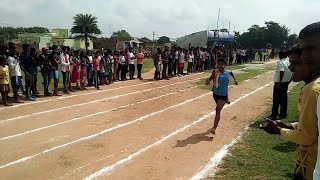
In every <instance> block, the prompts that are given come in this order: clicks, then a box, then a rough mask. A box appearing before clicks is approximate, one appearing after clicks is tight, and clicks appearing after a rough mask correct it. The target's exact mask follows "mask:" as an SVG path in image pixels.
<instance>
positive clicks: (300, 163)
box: [260, 29, 320, 180]
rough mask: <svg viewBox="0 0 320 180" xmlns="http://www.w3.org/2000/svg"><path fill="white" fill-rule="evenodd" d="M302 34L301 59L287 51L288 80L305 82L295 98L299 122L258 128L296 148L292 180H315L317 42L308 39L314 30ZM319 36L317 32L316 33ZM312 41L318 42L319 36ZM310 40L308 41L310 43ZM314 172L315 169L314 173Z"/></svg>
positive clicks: (295, 50)
mask: <svg viewBox="0 0 320 180" xmlns="http://www.w3.org/2000/svg"><path fill="white" fill-rule="evenodd" d="M303 31H306V32H303ZM303 31H302V33H300V35H299V37H300V38H301V37H302V39H300V43H301V49H302V51H303V53H302V56H301V49H300V48H299V46H296V47H294V48H293V49H291V50H290V51H289V53H290V55H289V58H290V63H291V64H290V70H291V72H292V80H293V81H294V82H299V81H304V82H305V85H304V87H303V88H302V89H301V93H300V98H299V105H298V106H299V108H298V109H299V120H298V122H295V123H284V122H282V121H280V120H278V121H268V122H267V123H265V124H264V125H260V128H261V129H263V130H265V131H266V132H268V133H270V134H278V135H280V136H281V137H282V138H283V139H284V140H286V141H290V142H293V143H295V144H297V146H296V156H295V163H296V166H295V169H294V175H293V178H292V179H294V180H312V179H314V180H318V177H317V175H316V174H317V173H315V174H314V176H313V177H312V174H313V171H314V169H315V166H316V161H317V145H318V144H317V140H318V139H319V138H318V127H317V121H318V120H319V93H320V84H319V76H320V73H319V67H320V63H319V57H320V56H319V55H320V54H319V53H318V52H319V40H318V39H312V38H313V37H312V36H314V34H313V33H315V32H314V30H313V32H312V31H311V32H310V31H309V30H308V29H306V30H303ZM308 31H309V32H308ZM319 32H320V31H319V29H318V33H319ZM312 34H313V35H312ZM310 35H311V36H310ZM314 37H316V38H319V35H318V36H314ZM310 39H312V40H311V41H310ZM316 41H317V42H316ZM314 45H317V46H314ZM311 46H314V49H313V48H312V49H309V48H310V47H311ZM305 47H307V49H305ZM304 49H305V50H304ZM280 54H281V53H280ZM318 158H319V157H318ZM317 170H318V169H317V168H316V171H317Z"/></svg>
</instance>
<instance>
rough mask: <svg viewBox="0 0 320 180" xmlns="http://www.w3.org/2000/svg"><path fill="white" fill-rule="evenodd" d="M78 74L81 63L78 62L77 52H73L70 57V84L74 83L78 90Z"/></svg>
mask: <svg viewBox="0 0 320 180" xmlns="http://www.w3.org/2000/svg"><path fill="white" fill-rule="evenodd" d="M80 74H81V62H80V60H79V51H75V52H74V54H73V57H72V73H71V81H70V82H71V83H75V84H77V85H76V88H77V89H80V87H79V83H80Z"/></svg>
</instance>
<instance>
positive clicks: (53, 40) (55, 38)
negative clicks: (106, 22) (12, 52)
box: [14, 28, 93, 50]
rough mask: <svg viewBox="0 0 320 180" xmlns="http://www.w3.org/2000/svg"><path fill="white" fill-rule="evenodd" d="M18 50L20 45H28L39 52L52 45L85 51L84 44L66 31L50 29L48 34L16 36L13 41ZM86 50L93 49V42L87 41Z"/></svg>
mask: <svg viewBox="0 0 320 180" xmlns="http://www.w3.org/2000/svg"><path fill="white" fill-rule="evenodd" d="M14 42H15V43H16V45H17V48H18V50H20V48H19V47H20V46H21V45H22V44H26V43H27V44H30V45H31V46H32V47H34V48H36V49H39V50H41V49H42V48H43V47H46V48H49V47H50V46H52V45H58V46H69V47H70V48H73V49H77V50H84V49H85V42H84V41H78V40H75V39H74V38H71V37H70V36H69V31H68V29H59V28H56V29H52V30H51V32H50V33H43V34H40V33H28V34H18V39H17V40H15V41H14ZM88 49H89V50H92V49H93V42H92V41H91V40H89V41H88Z"/></svg>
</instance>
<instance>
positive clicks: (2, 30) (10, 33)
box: [0, 26, 49, 42]
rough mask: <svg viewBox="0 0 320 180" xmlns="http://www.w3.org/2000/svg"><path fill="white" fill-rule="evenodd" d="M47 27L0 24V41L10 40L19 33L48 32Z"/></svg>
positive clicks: (15, 37)
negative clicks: (4, 25) (2, 25)
mask: <svg viewBox="0 0 320 180" xmlns="http://www.w3.org/2000/svg"><path fill="white" fill-rule="evenodd" d="M48 32H49V29H47V28H45V27H38V26H35V27H28V28H23V27H17V28H15V27H1V26H0V42H5V41H10V40H13V39H17V38H18V34H20V33H48Z"/></svg>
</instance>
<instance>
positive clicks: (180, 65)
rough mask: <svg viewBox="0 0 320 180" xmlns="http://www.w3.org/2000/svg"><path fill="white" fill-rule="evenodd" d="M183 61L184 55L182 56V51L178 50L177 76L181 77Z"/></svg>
mask: <svg viewBox="0 0 320 180" xmlns="http://www.w3.org/2000/svg"><path fill="white" fill-rule="evenodd" d="M184 59H185V54H184V52H183V50H180V53H179V66H178V69H179V74H178V76H180V75H183V68H184Z"/></svg>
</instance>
